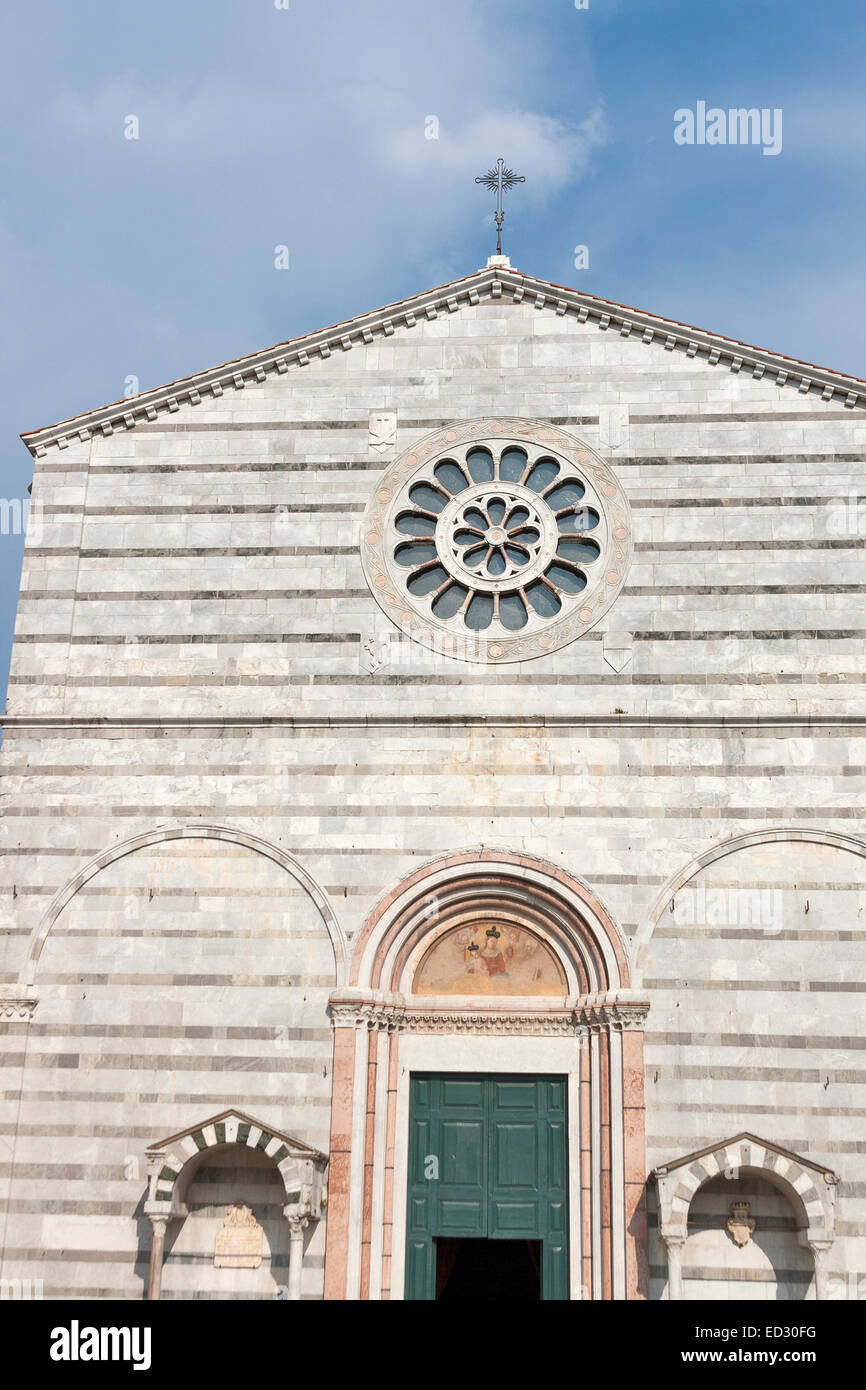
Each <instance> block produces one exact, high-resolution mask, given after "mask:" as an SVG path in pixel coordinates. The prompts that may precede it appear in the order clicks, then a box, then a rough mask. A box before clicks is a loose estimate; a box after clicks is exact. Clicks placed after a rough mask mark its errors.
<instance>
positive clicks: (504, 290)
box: [21, 265, 866, 456]
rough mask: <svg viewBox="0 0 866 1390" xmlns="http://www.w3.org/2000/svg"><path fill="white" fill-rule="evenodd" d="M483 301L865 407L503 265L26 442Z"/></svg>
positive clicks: (230, 387) (35, 447)
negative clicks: (570, 320) (574, 322)
mask: <svg viewBox="0 0 866 1390" xmlns="http://www.w3.org/2000/svg"><path fill="white" fill-rule="evenodd" d="M484 300H494V301H497V302H498V303H499V304H502V305H504V306H507V305H509V304H532V305H533V306H534V307H535V308H536V309H538V310H539V311H542V312H545V313H550V314H552V315H557V316H565V315H568V316H572V317H576V318H577V319H578V321H579V322H581V323H592V324H593V326H595V327H597V328H598V329H600V330H603V331H606V332H611V333H615V334H618V335H619V336H620V337H622V338H627V339H631V340H632V341H634V342H639V343H643V344H645V345H646V346H647V347H649V348H655V349H656V350H660V351H666V352H673V353H680V354H683V355H684V356H686V357H687V358H692V359H699V360H702V361H703V362H704V363H708V364H709V365H711V366H723V367H725V368H727V369H729V370H731V371H733V372H742V373H744V374H746V375H749V376H752V377H754V378H756V379H758V380H760V379H762V378H764V379H766V380H767V381H772V382H774V383H775V384H777V385H779V386H787V387H789V388H793V389H795V390H796V391H798V392H799V393H801V394H804V395H808V394H810V393H814V392H818V393H819V394H820V396H821V398H822V399H823V400H825V401H832V400H835V401H836V403H837V404H839V403H844V404H845V405H846V406H850V407H853V406H855V405H860V406H863V405H864V404H866V381H864V380H863V379H862V378H860V377H853V376H848V375H846V374H844V373H841V372H837V371H835V370H833V369H832V368H828V367H820V366H813V365H812V364H810V363H807V362H802V361H800V360H798V359H797V358H793V357H787V356H785V355H783V354H781V353H777V352H773V351H770V350H769V349H766V348H759V347H753V346H751V345H750V344H748V343H743V342H740V341H739V340H738V339H734V338H728V337H724V336H722V335H721V334H717V333H712V332H709V331H707V330H704V329H699V328H695V327H693V326H692V325H690V324H685V323H680V322H677V321H676V320H673V319H668V318H664V317H662V316H660V315H657V314H651V313H648V312H646V311H644V310H642V309H636V308H632V307H630V306H629V305H625V304H619V303H616V302H615V301H613V300H608V299H601V298H599V297H598V296H597V295H591V294H587V293H585V292H583V291H579V290H574V289H569V288H567V287H566V286H563V285H557V284H555V283H554V282H552V281H550V280H544V279H540V278H538V277H537V276H534V275H527V274H524V273H522V272H521V271H519V270H516V269H514V268H512V267H510V266H503V265H496V266H488V267H486V268H485V269H483V270H477V271H474V272H473V273H472V274H470V275H465V276H463V277H461V278H460V279H458V280H451V281H449V282H448V283H447V284H444V285H438V286H436V287H435V288H434V289H430V290H425V291H424V292H423V293H421V294H416V295H412V296H410V297H409V298H408V299H402V300H398V301H396V302H394V303H392V304H386V305H384V306H383V307H381V308H379V309H374V310H372V311H370V312H369V313H365V314H359V315H356V316H355V317H353V318H349V319H345V320H343V321H342V322H340V323H336V324H331V325H330V326H329V327H327V328H321V329H317V330H316V331H315V332H312V333H306V334H303V335H301V336H300V337H297V338H291V339H287V340H286V341H284V342H280V343H276V344H274V345H273V346H271V347H268V348H264V349H262V350H261V351H258V352H252V353H248V354H246V355H245V356H243V357H238V358H235V359H233V360H232V361H229V362H223V363H221V364H220V365H219V366H216V367H210V368H208V369H207V370H205V371H202V372H197V373H195V374H193V375H191V376H186V377H182V378H179V379H178V380H176V381H171V382H168V383H167V384H166V385H164V386H159V387H155V388H154V389H152V390H150V391H143V392H141V393H140V394H139V395H137V396H133V397H130V398H129V399H124V400H120V401H113V402H112V403H111V404H109V405H105V406H100V407H99V408H97V409H95V410H90V411H85V412H84V413H82V414H79V415H75V416H71V417H69V418H68V419H66V420H61V421H58V422H57V423H56V424H53V425H48V426H46V427H44V428H42V429H35V430H28V431H26V432H25V433H24V434H22V436H21V438H22V439H23V440H24V442H25V444H26V445H27V447H28V448H29V449H30V450H31V452H32V453H33V454H35V455H37V456H41V455H42V454H44V453H45V451H46V449H47V448H49V447H51V446H57V447H59V448H61V449H62V448H65V447H66V446H67V445H68V444H70V443H74V442H76V441H79V440H80V441H82V442H86V440H87V439H89V438H90V436H91V435H92V434H93V433H94V432H96V431H99V432H101V433H102V434H105V435H110V434H112V433H114V431H115V430H130V429H134V428H135V426H136V424H139V423H143V422H145V421H147V422H151V423H152V422H154V421H155V420H157V418H158V417H160V416H162V415H166V416H171V415H173V414H174V413H175V412H177V411H178V410H179V409H180V408H181V407H190V406H192V407H194V406H196V405H198V404H200V403H201V402H202V401H203V400H213V399H214V398H219V397H220V396H222V395H223V394H225V393H226V392H230V391H241V390H243V389H244V388H245V386H246V385H248V384H252V383H254V382H258V383H263V382H265V381H266V380H267V379H268V378H269V377H271V376H274V375H276V376H285V375H287V374H290V373H293V372H296V371H302V370H303V369H304V368H305V367H308V366H309V365H310V364H311V363H313V362H316V361H322V360H327V359H328V358H329V357H331V356H332V354H334V353H340V352H349V351H352V350H353V349H358V348H360V349H361V350H363V349H364V347H365V346H367V345H370V344H372V343H375V342H376V341H381V340H383V339H388V338H390V337H391V336H392V335H394V334H398V333H399V334H402V333H406V332H411V331H412V329H413V328H415V327H416V325H418V324H420V323H423V322H424V321H426V320H433V319H436V318H437V317H439V316H440V315H446V316H447V315H449V314H453V313H458V312H459V311H460V310H461V309H464V308H465V307H466V306H467V305H475V304H478V303H481V302H482V301H484Z"/></svg>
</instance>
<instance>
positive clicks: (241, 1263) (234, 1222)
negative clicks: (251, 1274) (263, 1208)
mask: <svg viewBox="0 0 866 1390" xmlns="http://www.w3.org/2000/svg"><path fill="white" fill-rule="evenodd" d="M262 1235H263V1231H262V1228H261V1226H260V1225H259V1223H258V1221H257V1220H256V1218H255V1217H254V1215H253V1213H252V1212H251V1210H250V1208H249V1207H248V1206H245V1205H244V1203H243V1202H236V1203H235V1204H234V1206H231V1207H229V1209H228V1211H227V1212H226V1214H225V1220H224V1221H223V1224H222V1226H221V1227H220V1229H219V1230H218V1231H217V1235H216V1241H215V1244H214V1255H213V1262H214V1264H215V1265H216V1267H217V1269H258V1267H259V1265H260V1264H261V1262H262Z"/></svg>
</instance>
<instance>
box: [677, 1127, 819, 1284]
mask: <svg viewBox="0 0 866 1390" xmlns="http://www.w3.org/2000/svg"><path fill="white" fill-rule="evenodd" d="M652 1177H653V1178H654V1179H655V1184H656V1194H657V1217H658V1235H659V1238H660V1240H661V1241H662V1243H663V1245H664V1247H665V1252H666V1256H667V1264H668V1280H667V1287H668V1298H669V1299H671V1300H679V1299H684V1298H689V1297H693V1296H703V1297H704V1298H706V1297H727V1298H730V1297H738V1296H739V1297H756V1296H760V1294H761V1293H763V1294H764V1295H765V1296H766V1294H767V1293H768V1289H767V1288H766V1286H767V1285H772V1296H773V1297H782V1298H785V1297H792V1296H793V1297H806V1296H807V1293H808V1291H809V1285H808V1281H804V1279H803V1277H802V1276H803V1274H804V1272H808V1273H811V1268H810V1266H811V1267H813V1268H814V1297H815V1298H819V1299H820V1298H825V1297H826V1296H827V1294H826V1288H827V1257H828V1255H829V1252H830V1250H831V1248H832V1245H833V1241H834V1238H835V1227H836V1185H837V1183H838V1178H837V1176H836V1174H835V1173H834V1172H833V1171H832V1169H830V1168H827V1167H825V1166H823V1165H821V1164H817V1163H814V1162H812V1161H811V1160H810V1159H806V1158H803V1157H802V1156H800V1155H797V1154H795V1153H792V1152H791V1151H790V1150H788V1149H784V1148H782V1147H781V1145H778V1144H774V1143H772V1142H770V1141H768V1140H764V1139H759V1138H758V1137H757V1136H756V1135H754V1134H749V1133H745V1132H744V1133H742V1134H738V1135H735V1136H734V1137H733V1138H731V1139H727V1140H725V1141H723V1142H722V1143H720V1144H718V1145H715V1146H713V1147H711V1148H706V1149H702V1150H699V1151H698V1152H696V1153H692V1154H686V1155H684V1156H683V1157H681V1158H678V1159H675V1160H674V1161H673V1162H671V1163H668V1164H664V1165H662V1166H660V1167H658V1168H656V1169H655V1170H654V1171H653V1174H652ZM774 1198H775V1199H776V1200H775V1201H774ZM722 1201H726V1202H727V1204H728V1208H729V1213H730V1214H729V1216H727V1217H726V1218H724V1229H723V1227H722V1220H723V1216H724V1213H723V1212H722V1211H721V1208H720V1206H719V1204H720V1202H722ZM744 1208H746V1209H745V1210H744ZM786 1212H787V1213H789V1214H790V1215H789V1217H787V1218H786V1215H785V1213H786ZM714 1219H715V1227H714V1225H713V1221H714ZM750 1224H751V1226H752V1227H753V1229H751V1230H750V1229H749V1226H750ZM690 1227H691V1229H690ZM702 1231H709V1232H711V1233H712V1239H702V1238H701V1232H702ZM786 1236H787V1237H789V1238H788V1239H786V1238H785V1237H786ZM755 1237H757V1240H756V1241H755V1245H754V1246H753V1248H752V1250H751V1251H748V1247H749V1246H750V1245H751V1244H752V1241H753V1240H755ZM735 1248H736V1249H739V1251H740V1252H743V1251H747V1253H746V1254H741V1255H740V1256H735V1254H734V1250H735ZM795 1248H796V1250H797V1251H798V1254H797V1255H795V1256H793V1257H792V1256H791V1252H792V1251H793V1250H794V1249H795ZM799 1252H802V1254H800V1253H799ZM786 1256H787V1264H786V1263H785V1261H786ZM721 1262H723V1263H724V1264H726V1265H727V1266H728V1269H727V1272H726V1271H724V1270H723V1269H721V1268H720V1263H721ZM726 1273H727V1277H726ZM738 1276H739V1277H738ZM792 1276H793V1278H792ZM745 1282H751V1283H752V1284H753V1291H752V1293H751V1294H749V1293H746V1294H744V1293H743V1292H742V1289H741V1288H739V1289H738V1288H737V1285H738V1284H742V1283H745ZM689 1283H690V1284H691V1286H692V1287H691V1290H690V1289H689V1288H688V1287H687V1285H688V1284H689ZM786 1283H792V1284H793V1285H795V1286H796V1287H795V1292H794V1293H793V1294H792V1292H791V1289H790V1288H786ZM713 1284H715V1285H716V1287H713V1288H712V1289H709V1290H708V1286H710V1285H713ZM761 1284H763V1285H764V1286H765V1287H764V1289H763V1290H759V1285H761ZM701 1286H704V1287H703V1290H702V1289H701ZM719 1286H721V1287H719ZM695 1290H698V1293H697V1294H696V1293H695ZM756 1290H757V1291H758V1292H755V1291H756Z"/></svg>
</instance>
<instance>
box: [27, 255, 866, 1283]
mask: <svg viewBox="0 0 866 1390" xmlns="http://www.w3.org/2000/svg"><path fill="white" fill-rule="evenodd" d="M864 406H866V384H864V383H863V382H862V381H859V380H857V379H855V378H852V377H848V376H844V375H842V374H840V373H838V372H835V371H830V370H828V369H824V368H819V367H812V366H809V365H807V364H805V363H802V362H799V361H795V360H794V359H791V358H788V357H783V356H780V355H779V354H776V353H773V352H770V351H765V350H763V349H757V348H752V347H749V346H747V345H745V344H743V343H741V342H738V341H735V340H732V339H728V338H723V337H720V336H718V335H716V334H713V333H708V332H704V331H702V330H698V329H695V328H692V327H690V326H688V325H684V324H680V323H676V322H673V321H670V320H667V319H664V318H660V317H658V316H655V315H652V314H648V313H644V312H643V311H640V310H637V309H631V308H627V307H625V306H622V305H618V304H613V303H611V302H609V301H606V300H602V299H598V298H595V297H593V296H591V295H588V294H585V293H582V292H577V291H574V290H570V289H566V288H563V287H560V286H557V285H554V284H551V283H550V282H548V281H545V280H542V279H538V278H536V277H534V276H531V275H529V274H525V273H522V272H520V271H518V270H516V269H514V268H512V267H511V266H510V264H509V262H508V260H507V258H506V257H501V256H496V257H492V258H491V260H490V262H489V263H488V266H487V267H486V268H485V269H484V270H481V271H478V272H475V273H473V274H470V275H467V276H466V277H464V278H463V279H460V280H456V281H454V282H452V283H449V284H447V285H445V286H441V287H439V288H436V289H433V290H431V291H429V292H425V293H422V294H419V295H416V296H413V297H412V298H411V299H408V300H404V301H401V302H399V303H395V304H391V305H388V306H386V307H385V308H383V309H381V310H377V311H375V312H373V313H369V314H365V315H361V316H359V317H357V318H354V319H351V320H347V321H346V322H344V323H341V324H338V325H336V326H333V327H331V328H328V329H324V330H321V331H319V332H315V333H311V334H308V335H306V336H305V337H303V338H299V339H295V340H292V341H291V342H285V343H281V344H278V345H277V346H276V347H274V348H270V349H268V350H266V351H262V352H259V353H254V354H251V355H249V356H247V357H243V358H239V359H237V360H236V361H234V362H229V363H226V364H223V365H222V366H220V367H218V368H214V369H211V370H208V371H204V372H201V373H199V374H197V375H195V376H192V377H189V378H185V379H184V380H181V381H177V382H173V383H170V384H169V385H167V386H165V387H162V388H159V389H157V390H153V391H149V392H145V393H143V394H142V395H140V396H136V397H134V398H133V399H131V400H124V401H121V402H118V403H115V404H114V405H113V406H107V407H104V408H101V409H98V410H94V411H88V412H86V413H84V414H82V415H80V416H76V417H75V418H73V419H71V420H67V421H64V422H62V423H61V424H58V425H54V426H50V427H48V428H45V429H43V430H38V431H34V432H32V433H31V434H29V435H26V436H25V442H26V443H27V445H28V447H29V448H30V449H31V452H32V453H33V456H34V460H35V474H34V483H33V503H32V513H31V526H30V532H29V535H28V542H27V546H26V550H25V559H24V568H23V575H22V587H21V598H20V603H19V612H18V621H17V627H16V633H15V643H14V648H13V664H12V672H11V679H10V686H9V695H8V703H7V714H6V717H5V718H4V720H3V748H2V754H0V771H2V782H0V789H2V806H3V817H2V840H0V863H2V865H3V882H2V889H3V892H2V932H0V943H2V945H0V949H2V957H0V1041H2V1046H3V1067H4V1075H5V1086H4V1097H5V1098H4V1099H3V1101H2V1107H0V1124H2V1138H3V1153H2V1164H0V1168H2V1172H3V1181H2V1185H0V1193H2V1196H3V1205H4V1215H3V1225H2V1230H3V1233H4V1234H3V1254H2V1259H3V1263H2V1270H0V1277H2V1279H3V1280H4V1281H10V1282H9V1286H10V1287H12V1288H13V1289H14V1288H15V1287H17V1284H16V1281H19V1282H20V1284H21V1287H22V1288H23V1287H24V1286H25V1284H26V1282H27V1281H30V1283H31V1284H32V1283H33V1281H37V1282H38V1283H39V1287H40V1289H41V1290H42V1291H43V1292H44V1296H46V1297H53V1298H64V1297H70V1298H85V1299H100V1298H116V1297H121V1298H128V1299H139V1298H145V1297H149V1298H152V1299H155V1298H162V1299H166V1300H167V1299H190V1298H213V1299H245V1298H286V1299H289V1300H296V1299H322V1298H325V1299H336V1300H346V1299H350V1300H357V1299H361V1300H368V1299H372V1300H382V1299H422V1300H432V1299H437V1298H439V1299H443V1300H452V1301H453V1300H460V1299H464V1300H465V1299H476V1298H494V1297H495V1298H520V1299H537V1298H543V1299H560V1300H561V1299H573V1300H599V1299H601V1300H607V1299H617V1300H626V1299H647V1298H650V1299H662V1298H666V1299H707V1298H727V1299H814V1298H821V1299H827V1298H858V1297H859V1298H862V1297H863V1296H864V1295H866V1273H862V1271H866V1168H864V1151H866V1145H864V1140H863V1132H864V1130H863V1117H864V1113H866V1072H863V1071H862V1068H863V1055H864V1053H863V1049H864V1029H863V1022H862V1018H863V1008H862V999H863V991H864V989H866V984H864V964H866V923H864V919H863V916H862V913H863V905H864V886H866V885H864V855H866V825H864V817H863V802H862V794H863V779H864V776H866V744H864V705H863V683H864V674H863V671H862V652H863V636H864V631H866V621H864V605H863V583H862V544H863V534H864V531H866V523H864V522H863V521H862V519H861V517H860V512H861V504H860V500H859V497H858V486H859V484H860V479H861V477H862V470H863V459H864V447H866V423H864V422H866V415H864Z"/></svg>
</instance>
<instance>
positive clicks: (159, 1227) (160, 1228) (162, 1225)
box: [147, 1216, 171, 1301]
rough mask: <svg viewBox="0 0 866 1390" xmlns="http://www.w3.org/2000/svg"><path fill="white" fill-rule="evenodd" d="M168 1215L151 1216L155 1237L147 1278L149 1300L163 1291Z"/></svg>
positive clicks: (156, 1297) (151, 1247) (155, 1298)
mask: <svg viewBox="0 0 866 1390" xmlns="http://www.w3.org/2000/svg"><path fill="white" fill-rule="evenodd" d="M170 1219H171V1218H170V1217H168V1216H151V1218H150V1224H151V1225H152V1227H153V1239H152V1240H151V1242H150V1272H149V1274H148V1280H147V1297H148V1300H149V1301H155V1300H158V1299H159V1296H160V1294H161V1292H162V1264H163V1260H164V1258H165V1232H166V1229H167V1227H168V1223H169V1221H170Z"/></svg>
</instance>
